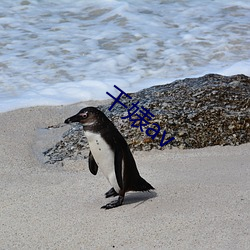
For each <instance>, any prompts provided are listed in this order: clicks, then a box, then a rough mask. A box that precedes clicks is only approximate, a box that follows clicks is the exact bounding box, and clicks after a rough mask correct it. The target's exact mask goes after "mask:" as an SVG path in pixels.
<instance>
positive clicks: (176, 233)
mask: <svg viewBox="0 0 250 250" xmlns="http://www.w3.org/2000/svg"><path fill="white" fill-rule="evenodd" d="M90 104H91V103H87V104H86V103H85V104H76V105H71V106H60V107H36V108H27V109H21V110H16V111H13V112H8V113H1V114H0V127H1V133H0V140H1V144H0V148H1V150H0V188H1V193H0V249H113V248H116V249H153V248H155V249H248V248H249V246H250V232H249V228H250V154H249V152H250V144H245V145H241V146H237V147H220V146H216V147H212V148H204V149H196V150H185V151H183V150H177V149H173V150H165V151H150V152H136V153H135V154H134V155H135V159H136V161H137V164H138V168H139V170H140V172H141V175H142V176H143V177H144V178H145V179H146V180H147V181H148V182H150V183H151V184H152V185H153V186H154V187H155V188H156V191H155V192H151V193H129V194H127V195H126V197H125V204H124V205H123V206H122V207H119V208H116V209H112V210H107V211H105V210H102V209H100V207H101V206H102V205H104V204H105V203H106V202H107V200H105V198H104V195H103V194H104V193H105V192H106V191H107V190H108V189H109V188H110V187H109V185H108V182H107V181H106V179H105V178H104V177H103V175H102V174H101V173H99V174H98V175H97V176H93V175H91V174H90V172H89V171H88V166H87V161H86V160H84V161H76V162H74V161H65V163H64V165H63V166H60V165H58V166H54V165H50V166H45V165H43V164H42V163H41V162H40V160H41V151H42V150H45V149H46V148H48V147H49V146H52V145H53V144H54V143H55V142H57V141H58V139H59V138H60V136H61V134H62V133H63V131H65V130H66V129H67V127H64V128H60V129H58V130H51V131H48V130H46V132H44V131H45V130H43V128H45V127H46V126H48V125H53V124H57V123H59V122H62V121H64V119H65V118H67V117H68V116H70V115H72V114H74V113H75V112H77V111H78V110H79V109H80V108H81V107H83V106H84V105H90ZM95 105H97V104H96V103H95Z"/></svg>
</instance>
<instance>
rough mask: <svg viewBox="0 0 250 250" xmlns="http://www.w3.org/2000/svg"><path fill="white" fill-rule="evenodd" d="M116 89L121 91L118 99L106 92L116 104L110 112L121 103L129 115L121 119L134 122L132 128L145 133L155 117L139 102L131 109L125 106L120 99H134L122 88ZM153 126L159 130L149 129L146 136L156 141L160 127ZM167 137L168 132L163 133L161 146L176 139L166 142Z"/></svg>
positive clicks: (172, 138)
mask: <svg viewBox="0 0 250 250" xmlns="http://www.w3.org/2000/svg"><path fill="white" fill-rule="evenodd" d="M114 87H115V88H116V89H117V90H119V91H120V94H119V95H118V96H117V97H114V96H113V95H111V94H110V93H108V92H106V94H107V95H109V96H110V97H111V98H113V99H114V102H113V103H112V105H111V106H110V108H109V111H111V110H112V108H113V107H114V106H115V105H116V104H117V103H119V104H120V105H122V106H123V107H124V108H126V109H127V112H128V115H126V116H123V117H121V118H122V119H129V121H131V122H132V125H131V127H139V128H140V130H141V132H144V130H143V129H145V126H147V125H149V124H150V122H149V121H150V120H152V118H153V117H154V115H153V114H152V113H151V112H150V110H149V109H146V108H145V107H143V106H141V107H139V106H138V104H139V101H138V102H136V103H132V106H131V107H129V108H128V107H127V105H125V104H124V103H122V102H121V101H120V98H121V97H122V96H123V95H125V96H126V97H127V98H129V99H132V97H131V96H130V95H128V94H127V93H125V92H124V91H123V90H121V89H120V88H118V87H117V86H116V85H114ZM134 117H136V118H134ZM153 125H154V126H155V127H157V128H151V127H149V128H147V129H146V130H145V132H146V134H147V135H148V136H150V137H151V138H152V139H153V140H154V139H155V137H156V136H157V135H158V134H159V133H160V130H161V128H160V125H159V124H157V123H153ZM165 136H166V131H165V130H164V131H163V135H162V138H161V142H160V146H161V147H163V146H165V145H166V144H168V143H169V142H171V141H173V140H174V139H175V138H174V137H171V138H170V139H169V140H167V141H165V142H164V140H165Z"/></svg>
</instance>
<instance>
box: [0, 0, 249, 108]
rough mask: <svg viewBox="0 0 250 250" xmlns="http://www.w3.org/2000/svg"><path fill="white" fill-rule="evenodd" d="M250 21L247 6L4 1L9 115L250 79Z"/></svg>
mask: <svg viewBox="0 0 250 250" xmlns="http://www.w3.org/2000/svg"><path fill="white" fill-rule="evenodd" d="M25 3H26V4H25ZM249 12H250V2H246V1H243V0H242V1H233V0H229V1H228V0H220V1H219V0H215V1H210V0H204V1H198V0H190V1H181V0H179V1H178V0H177V1H146V0H144V1H133V0H127V1H116V0H102V1H100V0H97V1H90V0H88V1H86V0H76V1H73V2H72V1H70V0H64V1H56V2H55V1H51V0H42V1H19V2H17V1H8V0H2V1H1V6H0V13H1V15H0V36H1V41H0V45H1V47H0V73H1V79H0V112H4V111H8V110H12V109H16V108H20V107H29V106H35V105H60V104H69V103H74V102H79V101H84V100H90V99H94V100H97V99H107V98H108V96H107V95H106V91H108V92H110V93H112V91H115V90H114V88H113V85H117V86H119V87H120V88H121V89H123V90H124V91H126V92H133V91H138V90H140V89H142V88H146V87H149V86H152V85H158V84H163V83H168V82H171V81H172V80H175V79H180V78H185V77H193V76H201V75H204V74H207V73H220V74H224V75H233V74H246V75H249V76H250V70H249V69H250V67H249V66H250V63H249V62H250V50H249V42H250V41H249V40H250V39H249V37H250V29H249Z"/></svg>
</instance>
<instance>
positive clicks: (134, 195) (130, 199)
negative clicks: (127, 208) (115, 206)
mask: <svg viewBox="0 0 250 250" xmlns="http://www.w3.org/2000/svg"><path fill="white" fill-rule="evenodd" d="M155 197H157V193H156V192H155V191H145V192H131V193H127V194H126V196H125V198H124V203H123V205H128V204H134V205H135V206H134V207H133V208H135V207H137V206H139V205H141V204H143V203H144V202H146V201H147V200H149V199H153V198H155Z"/></svg>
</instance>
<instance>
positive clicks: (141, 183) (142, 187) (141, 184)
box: [131, 176, 154, 191]
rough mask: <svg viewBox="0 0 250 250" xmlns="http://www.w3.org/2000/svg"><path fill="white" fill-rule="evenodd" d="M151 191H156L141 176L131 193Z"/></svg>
mask: <svg viewBox="0 0 250 250" xmlns="http://www.w3.org/2000/svg"><path fill="white" fill-rule="evenodd" d="M150 189H154V187H152V186H151V185H150V184H149V183H148V182H147V181H145V180H144V179H143V178H142V177H141V176H139V178H138V179H137V181H136V183H135V184H134V185H133V187H132V190H131V191H149V190H150Z"/></svg>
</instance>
